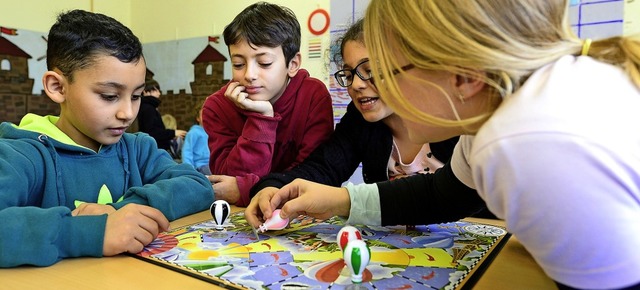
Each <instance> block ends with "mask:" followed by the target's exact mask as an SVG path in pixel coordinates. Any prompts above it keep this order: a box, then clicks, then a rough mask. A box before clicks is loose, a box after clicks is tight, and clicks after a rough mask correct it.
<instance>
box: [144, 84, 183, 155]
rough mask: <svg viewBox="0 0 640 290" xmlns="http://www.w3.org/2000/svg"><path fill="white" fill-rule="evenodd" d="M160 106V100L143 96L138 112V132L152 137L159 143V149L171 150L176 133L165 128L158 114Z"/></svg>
mask: <svg viewBox="0 0 640 290" xmlns="http://www.w3.org/2000/svg"><path fill="white" fill-rule="evenodd" d="M159 105H160V99H158V98H155V97H152V96H142V99H141V102H140V111H138V130H139V131H141V132H145V133H147V134H149V135H151V137H153V139H155V140H156V143H158V148H161V149H165V150H169V147H170V146H171V140H173V138H174V137H175V136H176V131H175V130H171V129H167V128H165V127H164V123H163V122H162V116H160V112H158V106H159Z"/></svg>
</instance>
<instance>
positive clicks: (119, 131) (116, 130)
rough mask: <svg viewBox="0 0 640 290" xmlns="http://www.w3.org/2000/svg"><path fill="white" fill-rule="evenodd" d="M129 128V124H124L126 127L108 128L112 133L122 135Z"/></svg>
mask: <svg viewBox="0 0 640 290" xmlns="http://www.w3.org/2000/svg"><path fill="white" fill-rule="evenodd" d="M127 128H129V126H124V127H114V128H109V129H108V130H109V131H110V132H111V134H113V135H122V134H124V133H125V131H127Z"/></svg>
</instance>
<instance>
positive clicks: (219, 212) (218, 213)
mask: <svg viewBox="0 0 640 290" xmlns="http://www.w3.org/2000/svg"><path fill="white" fill-rule="evenodd" d="M209 211H210V212H211V216H212V217H213V222H214V223H215V224H216V230H218V231H222V230H224V224H225V222H226V221H227V218H228V217H229V214H230V213H231V206H229V203H228V202H226V201H224V200H216V201H214V202H213V203H212V204H211V207H210V208H209Z"/></svg>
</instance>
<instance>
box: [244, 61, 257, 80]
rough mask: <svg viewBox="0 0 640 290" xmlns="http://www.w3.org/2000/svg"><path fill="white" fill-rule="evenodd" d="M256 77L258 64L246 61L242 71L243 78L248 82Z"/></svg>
mask: <svg viewBox="0 0 640 290" xmlns="http://www.w3.org/2000/svg"><path fill="white" fill-rule="evenodd" d="M257 78H258V66H257V65H256V64H252V63H247V65H246V66H245V71H244V79H245V80H247V81H248V82H251V81H254V80H256V79H257Z"/></svg>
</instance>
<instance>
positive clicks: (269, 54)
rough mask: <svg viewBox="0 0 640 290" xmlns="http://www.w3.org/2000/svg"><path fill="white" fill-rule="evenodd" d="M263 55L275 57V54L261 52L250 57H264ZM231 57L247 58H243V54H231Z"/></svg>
mask: <svg viewBox="0 0 640 290" xmlns="http://www.w3.org/2000/svg"><path fill="white" fill-rule="evenodd" d="M265 55H266V56H275V54H273V53H270V52H261V53H258V54H256V55H251V56H250V57H261V56H265ZM231 57H240V58H246V57H247V56H245V55H244V54H239V53H236V54H232V55H231Z"/></svg>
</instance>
